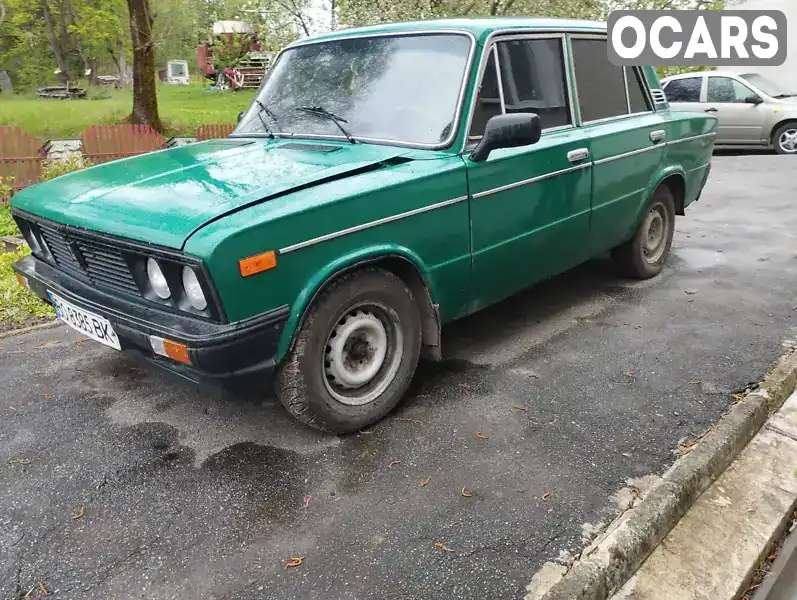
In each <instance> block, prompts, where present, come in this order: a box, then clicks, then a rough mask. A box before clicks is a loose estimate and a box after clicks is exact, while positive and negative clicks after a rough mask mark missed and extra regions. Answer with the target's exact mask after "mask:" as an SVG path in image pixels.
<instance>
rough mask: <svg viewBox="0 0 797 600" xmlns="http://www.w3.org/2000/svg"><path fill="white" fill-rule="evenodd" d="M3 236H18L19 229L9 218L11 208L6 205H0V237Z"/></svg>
mask: <svg viewBox="0 0 797 600" xmlns="http://www.w3.org/2000/svg"><path fill="white" fill-rule="evenodd" d="M4 235H19V229H17V224H16V223H15V222H14V219H12V218H11V208H10V207H9V206H8V204H0V236H4Z"/></svg>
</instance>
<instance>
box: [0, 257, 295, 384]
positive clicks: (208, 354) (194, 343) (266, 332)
mask: <svg viewBox="0 0 797 600" xmlns="http://www.w3.org/2000/svg"><path fill="white" fill-rule="evenodd" d="M13 269H14V271H15V272H16V273H18V274H19V275H22V276H23V277H24V278H25V279H26V280H27V282H28V286H29V287H30V289H31V291H32V292H33V293H34V294H36V295H37V296H38V297H39V298H41V299H42V300H44V301H45V302H48V303H49V302H50V298H49V296H48V295H47V292H48V290H49V291H51V292H55V293H56V294H57V295H58V296H60V297H62V298H63V299H64V300H66V301H68V302H71V303H72V304H74V305H76V306H78V307H80V308H82V309H84V310H87V311H89V312H92V313H94V314H96V315H99V316H101V317H104V318H105V319H108V321H109V322H110V323H111V326H112V327H113V329H114V331H115V332H116V334H117V336H118V338H119V342H120V345H121V347H122V350H125V351H132V352H134V353H136V354H139V355H141V356H142V357H144V358H146V359H148V360H150V361H152V362H154V363H156V364H157V365H158V366H161V367H164V368H166V369H168V370H170V371H173V372H175V373H176V374H178V375H181V376H183V377H186V378H188V379H191V380H192V381H197V382H208V383H216V384H222V385H226V384H229V385H236V386H237V385H239V384H243V383H253V382H257V383H258V385H260V386H262V385H263V384H264V383H266V384H267V383H270V380H271V378H272V375H273V371H274V368H275V366H276V359H275V357H276V352H277V345H278V344H279V340H280V338H281V336H282V333H283V331H284V329H285V323H286V322H287V320H288V307H287V306H284V307H280V308H277V309H275V310H272V311H269V312H267V313H264V314H261V315H258V316H256V317H252V318H251V319H246V320H245V321H238V322H237V323H229V324H221V323H212V322H210V321H206V320H204V319H199V318H197V317H194V316H191V315H186V314H176V313H173V312H167V311H164V310H159V309H157V308H155V307H152V306H150V305H145V304H143V303H139V302H135V301H132V300H128V299H124V298H121V297H119V296H115V295H111V294H107V293H105V292H101V291H98V290H97V289H96V288H93V287H91V286H88V285H86V284H84V283H83V282H81V281H78V280H76V279H74V278H72V277H70V276H68V275H65V274H64V273H63V272H61V271H58V270H56V269H54V268H53V267H51V266H50V265H48V264H47V263H45V262H42V261H40V260H38V259H36V258H35V257H33V256H26V257H24V258H22V259H20V260H18V261H17V262H15V263H14V264H13ZM150 335H155V336H158V337H161V338H164V339H168V340H173V341H175V342H179V343H182V344H185V345H186V347H187V348H188V355H189V357H190V359H191V365H190V366H188V365H183V364H181V363H178V362H175V361H173V360H171V359H169V358H165V357H161V356H158V355H156V354H154V353H153V352H152V346H151V343H150V339H149V336H150Z"/></svg>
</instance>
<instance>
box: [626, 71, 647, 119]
mask: <svg viewBox="0 0 797 600" xmlns="http://www.w3.org/2000/svg"><path fill="white" fill-rule="evenodd" d="M625 79H626V81H627V82H628V102H629V104H630V105H631V114H635V113H641V112H648V111H649V110H650V105H649V104H648V95H647V93H646V91H645V90H646V89H647V82H646V81H645V79H644V78H643V77H642V73H640V72H639V69H634V68H631V67H625Z"/></svg>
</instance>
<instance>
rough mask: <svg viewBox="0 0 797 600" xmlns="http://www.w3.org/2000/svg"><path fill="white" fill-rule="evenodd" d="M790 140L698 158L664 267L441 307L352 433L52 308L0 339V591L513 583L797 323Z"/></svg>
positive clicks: (294, 590) (409, 593)
mask: <svg viewBox="0 0 797 600" xmlns="http://www.w3.org/2000/svg"><path fill="white" fill-rule="evenodd" d="M794 164H795V163H794V159H793V157H779V156H771V155H757V156H718V157H715V161H714V171H713V173H712V176H711V178H710V181H709V184H708V187H707V189H706V191H705V193H704V196H703V198H702V199H701V201H700V202H699V203H698V204H696V205H694V206H693V207H690V209H689V210H688V214H687V216H686V217H683V218H680V219H679V220H678V223H677V228H678V233H677V236H676V240H675V244H674V248H673V255H672V257H671V259H670V261H669V264H668V266H667V268H666V270H665V272H664V273H663V274H662V275H661V276H660V277H657V278H656V279H654V280H651V281H647V282H642V283H636V282H628V281H625V280H620V279H617V278H616V277H614V276H613V275H612V274H611V270H610V268H609V266H608V263H607V262H606V260H605V259H599V260H595V261H593V262H591V263H589V264H587V265H584V266H582V267H580V268H578V269H576V270H575V271H572V272H570V273H567V274H565V275H563V276H561V277H558V278H555V279H553V280H551V281H548V282H546V283H544V284H542V285H539V286H537V287H535V288H533V289H532V290H530V291H528V292H525V293H523V294H520V295H518V296H516V297H514V298H512V299H510V300H508V301H506V302H503V303H501V304H500V305H498V306H496V307H493V308H491V309H488V310H486V311H483V312H482V313H480V314H478V315H475V316H473V317H470V318H468V319H464V320H462V321H460V322H457V323H455V324H453V325H452V326H450V327H449V328H447V330H446V331H445V332H444V338H443V339H444V348H445V350H444V352H445V354H446V357H447V358H446V360H445V361H444V362H443V363H440V364H426V365H423V366H422V367H421V369H420V370H419V372H418V374H417V376H416V378H415V381H414V384H413V387H412V390H411V393H410V394H409V397H408V399H407V401H406V402H405V403H404V404H403V405H402V407H401V408H400V409H399V410H398V411H397V412H396V414H395V415H393V416H392V417H391V418H389V419H387V420H386V421H384V422H382V423H380V424H378V425H376V426H375V427H373V428H372V429H371V430H370V431H369V432H368V433H366V432H363V433H361V434H359V435H353V436H346V437H331V436H324V435H320V434H317V433H314V432H312V431H310V430H307V429H305V428H302V427H301V426H299V425H297V424H296V423H294V422H293V421H291V420H290V419H289V418H288V417H287V416H286V415H285V413H284V412H283V411H282V409H281V408H280V407H279V405H278V404H277V403H276V402H275V401H274V400H273V399H270V398H265V399H263V397H261V398H257V397H251V398H246V397H232V396H230V395H228V394H225V393H223V392H219V391H217V390H213V389H208V388H198V387H195V386H193V385H191V384H188V383H183V382H181V381H177V380H175V379H174V378H172V377H170V376H168V375H166V374H161V373H159V372H155V371H153V370H152V369H151V368H150V367H148V366H146V365H141V364H139V363H137V362H134V361H133V360H132V359H130V358H128V357H126V356H124V355H120V354H118V353H116V352H114V351H112V350H110V349H106V348H103V347H99V346H97V345H95V344H93V343H92V342H90V341H87V342H85V343H81V342H80V338H79V336H78V335H77V334H73V333H72V332H70V331H68V330H67V329H65V328H63V327H59V328H56V329H48V330H41V331H36V332H33V333H30V334H26V335H23V336H18V337H14V338H7V339H2V340H0V347H1V348H2V349H0V372H2V373H3V386H2V389H0V505H2V507H3V511H2V514H0V598H12V599H19V598H21V597H22V596H24V594H25V593H26V592H27V591H28V590H30V589H31V588H35V589H38V586H39V583H42V584H43V585H44V587H45V589H47V590H48V591H49V592H50V593H51V595H52V596H53V597H55V598H80V599H87V598H114V599H126V598H152V599H166V598H175V599H176V598H197V599H199V598H214V599H222V598H224V599H230V600H232V599H235V600H246V599H274V600H289V599H294V598H295V599H299V598H301V599H316V598H319V599H320V598H324V599H328V598H334V599H336V600H337V599H340V600H344V599H372V598H373V599H377V598H378V599H380V600H386V599H413V600H415V599H418V598H421V597H429V598H454V597H461V598H479V599H482V598H519V597H520V596H522V593H523V589H524V587H525V585H526V584H527V583H528V581H529V580H530V578H531V576H532V574H533V573H534V571H535V570H536V569H537V568H538V567H539V566H540V565H541V564H542V563H543V562H544V561H545V560H549V559H551V558H553V557H556V556H557V555H558V554H559V552H560V551H562V550H568V549H569V550H574V549H577V548H578V547H579V546H580V545H581V540H582V531H584V530H585V529H589V524H595V523H598V522H600V521H603V520H606V519H608V518H610V517H611V516H612V514H613V513H614V503H613V501H612V499H611V496H612V494H613V493H614V492H616V491H617V490H618V489H619V488H620V487H623V486H624V485H625V481H626V480H627V479H628V478H632V477H640V476H643V475H646V474H649V473H658V472H661V471H662V470H663V469H664V468H665V467H666V466H667V465H669V464H671V462H672V460H673V454H672V450H673V448H674V447H675V446H676V445H677V442H678V440H679V439H681V438H684V437H686V438H689V437H690V436H694V435H696V434H697V433H699V432H700V431H702V430H703V429H704V428H705V427H706V426H707V425H708V424H710V423H712V422H714V421H716V420H717V419H718V417H719V415H720V414H721V413H722V412H723V411H724V410H726V408H727V406H728V405H729V403H730V401H731V394H732V392H733V391H735V390H738V389H742V388H744V387H745V386H746V385H747V384H748V383H749V382H752V381H757V380H758V379H760V378H761V376H762V375H763V373H764V372H765V370H766V368H767V365H768V364H769V363H770V362H771V361H773V360H774V359H775V358H776V357H777V356H778V355H779V354H780V352H781V349H782V348H781V344H782V343H783V342H784V340H786V339H788V338H794V337H795V336H797V329H795V325H797V295H796V294H795V287H794V281H795V276H797V260H795V259H797V243H796V242H797V210H795V208H794V194H793V181H792V180H793V175H792V173H793V172H794V166H793V165H794ZM264 397H265V395H264ZM476 432H481V433H482V435H484V436H486V439H482V438H479V437H477V436H476ZM394 461H400V462H398V463H395V464H393V465H392V466H393V468H392V469H391V468H389V467H388V465H389V464H390V463H392V462H394ZM427 478H430V481H429V483H428V485H425V486H423V485H422V483H423V482H424V480H426V479H427ZM463 486H464V487H465V490H466V493H467V494H471V495H470V496H468V497H466V496H464V495H463V494H462V488H463ZM306 503H309V506H305V504H306ZM75 517H79V518H75ZM585 524H587V525H586V527H585ZM435 543H439V544H442V545H445V547H446V548H450V549H453V550H454V551H453V552H447V551H446V550H445V549H444V548H440V547H435V545H434V544H435ZM292 556H301V557H303V558H304V562H303V564H302V565H301V566H299V567H296V568H292V569H286V568H285V566H284V565H285V561H286V560H288V559H290V557H292ZM53 592H55V593H54V594H53ZM39 593H40V592H39ZM36 594H37V592H36V591H35V590H34V593H33V594H32V597H34V598H35V597H36Z"/></svg>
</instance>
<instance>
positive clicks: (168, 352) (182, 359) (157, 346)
mask: <svg viewBox="0 0 797 600" xmlns="http://www.w3.org/2000/svg"><path fill="white" fill-rule="evenodd" d="M149 343H150V344H151V345H152V351H153V352H154V353H155V354H160V355H161V356H166V357H167V358H171V359H172V360H176V361H177V362H179V363H183V364H184V365H190V364H191V357H190V356H188V348H186V346H185V344H181V343H180V342H173V341H172V340H164V339H163V338H161V337H158V336H155V335H151V336H149Z"/></svg>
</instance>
